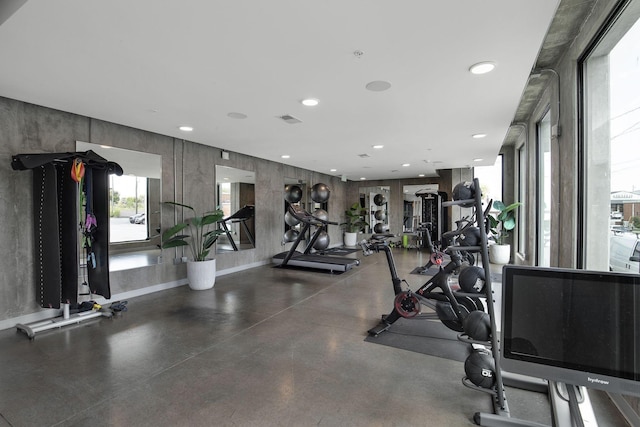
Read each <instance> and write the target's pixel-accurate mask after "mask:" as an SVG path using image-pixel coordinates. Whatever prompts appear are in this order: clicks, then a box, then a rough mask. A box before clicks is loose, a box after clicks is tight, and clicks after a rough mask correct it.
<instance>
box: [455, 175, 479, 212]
mask: <svg viewBox="0 0 640 427" xmlns="http://www.w3.org/2000/svg"><path fill="white" fill-rule="evenodd" d="M475 196H476V190H475V186H474V185H473V182H472V181H465V182H461V183H459V184H456V186H455V187H453V200H471V201H469V202H467V203H463V204H461V205H460V206H462V207H465V208H470V207H472V206H473V204H474V203H475V201H474V200H472V199H473V198H474V197H475Z"/></svg>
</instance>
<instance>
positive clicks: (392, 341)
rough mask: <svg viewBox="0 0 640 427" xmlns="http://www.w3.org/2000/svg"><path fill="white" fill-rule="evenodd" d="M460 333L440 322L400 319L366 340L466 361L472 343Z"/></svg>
mask: <svg viewBox="0 0 640 427" xmlns="http://www.w3.org/2000/svg"><path fill="white" fill-rule="evenodd" d="M372 326H373V325H372ZM457 336H458V332H455V331H452V330H451V329H449V328H447V327H446V326H444V325H443V324H442V323H441V322H440V321H436V320H425V319H398V320H397V321H396V322H395V323H394V324H393V325H391V327H390V328H389V329H388V330H386V331H385V332H382V333H381V334H380V335H378V336H377V337H374V336H367V338H365V341H366V342H372V343H376V344H382V345H386V346H389V347H395V348H400V349H403V350H409V351H413V352H416V353H422V354H428V355H431V356H436V357H442V358H445V359H452V360H457V361H459V362H464V361H465V360H466V359H467V357H468V356H469V354H470V353H471V345H470V344H467V343H464V342H462V341H459V340H458V339H457Z"/></svg>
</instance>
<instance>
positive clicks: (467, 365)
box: [464, 348, 496, 388]
mask: <svg viewBox="0 0 640 427" xmlns="http://www.w3.org/2000/svg"><path fill="white" fill-rule="evenodd" d="M495 369H496V368H495V362H494V359H493V356H492V355H491V352H490V351H489V350H487V349H485V348H476V349H474V350H473V351H472V352H471V354H470V355H469V357H467V359H466V360H465V361H464V372H465V374H466V375H467V378H468V379H469V380H470V381H471V382H472V383H473V384H474V385H476V386H478V387H482V388H492V387H493V386H494V385H495V383H496V376H495Z"/></svg>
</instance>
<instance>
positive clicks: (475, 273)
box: [458, 265, 485, 293]
mask: <svg viewBox="0 0 640 427" xmlns="http://www.w3.org/2000/svg"><path fill="white" fill-rule="evenodd" d="M484 282H485V276H484V268H482V267H478V266H477V265H471V266H469V267H467V268H463V269H462V271H461V272H460V274H459V275H458V284H459V285H460V289H461V290H462V292H467V293H479V292H482V291H483V290H484Z"/></svg>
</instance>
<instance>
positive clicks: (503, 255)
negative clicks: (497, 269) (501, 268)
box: [489, 245, 511, 265]
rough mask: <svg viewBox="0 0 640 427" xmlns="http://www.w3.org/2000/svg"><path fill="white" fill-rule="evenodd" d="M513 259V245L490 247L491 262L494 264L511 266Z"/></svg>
mask: <svg viewBox="0 0 640 427" xmlns="http://www.w3.org/2000/svg"><path fill="white" fill-rule="evenodd" d="M510 259H511V245H490V246H489V261H491V262H492V263H493V264H499V265H504V264H509V260H510Z"/></svg>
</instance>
